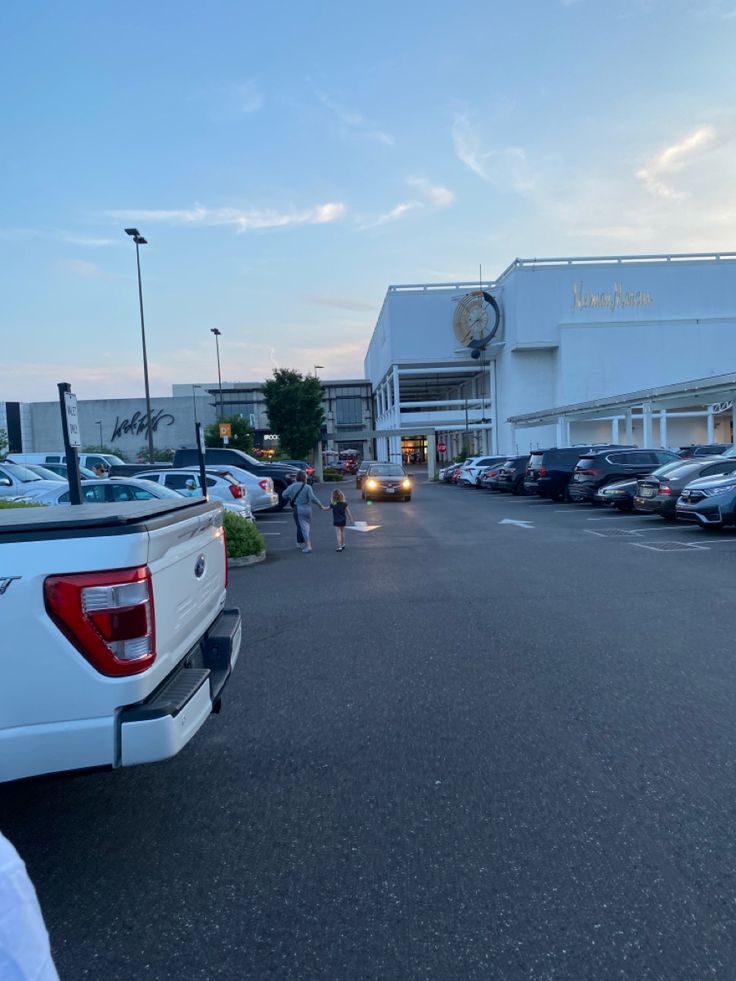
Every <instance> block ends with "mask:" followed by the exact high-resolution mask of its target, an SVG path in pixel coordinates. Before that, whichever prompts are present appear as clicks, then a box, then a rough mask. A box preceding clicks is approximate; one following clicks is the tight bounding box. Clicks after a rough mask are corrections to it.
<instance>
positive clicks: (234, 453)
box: [172, 447, 299, 510]
mask: <svg viewBox="0 0 736 981" xmlns="http://www.w3.org/2000/svg"><path fill="white" fill-rule="evenodd" d="M204 459H205V463H206V464H207V466H208V467H227V468H228V469H231V468H232V467H239V468H240V469H241V470H247V471H248V473H252V474H253V475H254V476H256V477H259V478H260V477H270V478H271V480H272V481H273V489H274V491H275V492H276V493H277V494H278V496H279V501H278V504H277V505H276V507H275V510H281V509H282V508H283V506H284V501H283V499H282V496H281V495H282V494H283V492H284V490H285V489H286V488H287V487H288V485H289V484H290V483H291V482H292V480H295V479H296V475H297V473H298V472H299V469H298V467H290V466H288V465H287V464H284V463H265V462H264V461H263V460H256V458H255V457H253V456H250V454H248V453H244V452H243V451H242V450H234V449H232V448H230V447H227V448H225V447H211V448H210V447H208V448H207V449H206V450H205V451H204ZM172 463H173V466H174V467H177V468H179V469H182V468H184V469H186V468H188V467H196V466H198V465H199V457H198V453H197V450H196V449H189V448H184V449H179V450H176V452H175V453H174V459H173V461H172Z"/></svg>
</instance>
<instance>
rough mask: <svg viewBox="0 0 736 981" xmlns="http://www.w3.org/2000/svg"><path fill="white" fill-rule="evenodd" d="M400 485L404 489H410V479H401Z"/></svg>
mask: <svg viewBox="0 0 736 981" xmlns="http://www.w3.org/2000/svg"><path fill="white" fill-rule="evenodd" d="M401 486H402V487H403V488H404V490H411V481H410V480H404V481H402V483H401Z"/></svg>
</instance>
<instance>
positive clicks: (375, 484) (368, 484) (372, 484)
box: [365, 480, 378, 488]
mask: <svg viewBox="0 0 736 981" xmlns="http://www.w3.org/2000/svg"><path fill="white" fill-rule="evenodd" d="M365 486H366V487H372V488H376V487H378V481H377V480H366V482H365Z"/></svg>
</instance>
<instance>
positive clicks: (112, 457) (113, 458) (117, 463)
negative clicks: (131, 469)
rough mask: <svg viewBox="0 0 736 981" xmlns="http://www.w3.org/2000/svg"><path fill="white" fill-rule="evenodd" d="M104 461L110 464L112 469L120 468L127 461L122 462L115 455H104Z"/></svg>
mask: <svg viewBox="0 0 736 981" xmlns="http://www.w3.org/2000/svg"><path fill="white" fill-rule="evenodd" d="M102 459H103V460H104V461H105V463H107V464H109V466H111V467H119V466H124V465H125V460H121V459H120V457H119V456H115V454H114V453H104V454H103V455H102Z"/></svg>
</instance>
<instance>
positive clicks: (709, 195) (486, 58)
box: [0, 0, 736, 401]
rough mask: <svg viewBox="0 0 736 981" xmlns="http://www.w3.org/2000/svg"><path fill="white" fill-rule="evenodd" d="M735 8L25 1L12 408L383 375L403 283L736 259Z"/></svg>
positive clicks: (13, 57)
mask: <svg viewBox="0 0 736 981" xmlns="http://www.w3.org/2000/svg"><path fill="white" fill-rule="evenodd" d="M734 52H736V0H527V2H522V0H520V2H518V3H515V4H509V3H505V2H504V3H501V2H496V0H487V2H485V3H481V2H475V0H456V2H455V3H452V4H449V3H439V2H434V0H424V2H421V3H420V2H414V0H409V2H404V3H396V2H395V0H394V2H391V3H389V2H384V0H374V2H373V3H371V4H360V5H358V4H356V5H351V4H345V3H344V2H343V3H336V2H319V0H317V2H315V3H313V4H306V3H303V2H298V3H297V2H285V3H282V4H279V5H266V4H256V3H250V2H246V0H240V2H223V0H209V2H208V3H207V4H194V3H189V2H186V0H178V2H170V0H156V2H151V0H147V2H140V0H129V2H126V3H125V4H110V3H100V2H99V0H94V2H93V0H89V2H80V0H67V2H66V3H64V4H60V3H55V2H50V0H49V2H45V3H44V2H29V0H5V2H4V3H3V4H2V9H1V10H0V66H1V67H0V72H1V73H2V75H3V76H4V77H3V84H2V88H1V89H0V102H1V103H2V128H3V150H2V154H0V176H1V177H2V182H1V184H0V187H1V188H2V191H1V192H0V193H1V194H2V209H1V211H0V251H1V253H2V261H1V262H0V288H1V289H2V297H3V303H2V305H1V306H0V329H1V330H2V342H3V358H2V363H1V364H0V399H4V400H16V399H20V400H25V401H35V400H42V399H54V398H56V382H57V381H71V382H72V383H73V385H74V388H75V391H76V392H77V395H78V396H79V397H80V398H96V397H103V396H105V395H108V396H110V397H119V396H137V395H139V394H140V393H141V392H142V368H141V353H140V331H139V321H138V308H137V292H136V279H135V256H134V247H133V245H132V243H131V241H130V240H129V239H128V238H127V237H126V236H125V234H124V233H123V228H124V227H125V226H126V225H131V224H132V225H137V226H138V227H139V228H140V230H141V232H142V233H143V234H144V235H145V236H146V238H147V239H148V241H149V245H147V246H145V247H143V248H142V250H141V261H142V267H143V285H144V300H145V312H146V328H147V337H148V352H149V361H150V374H151V388H152V392H153V393H154V394H170V390H171V384H172V383H174V382H188V381H209V380H212V379H214V378H216V363H215V350H214V342H213V337H212V335H211V334H210V328H212V327H218V328H219V329H220V330H221V331H222V337H221V353H222V360H223V377H224V378H225V379H226V380H248V381H251V380H259V379H263V378H265V377H266V376H267V375H269V374H270V372H271V370H272V369H273V367H274V365H278V366H279V367H291V368H298V369H300V370H302V371H311V370H312V366H313V365H314V364H315V363H318V364H321V365H324V366H325V367H324V369H323V370H321V371H320V374H321V375H322V376H323V377H325V378H340V377H356V376H358V377H360V376H362V373H363V355H364V353H365V349H366V346H367V343H368V340H369V338H370V335H371V332H372V329H373V326H374V324H375V320H376V317H377V314H378V311H379V309H380V305H381V302H382V300H383V296H384V294H385V290H386V287H387V286H388V285H389V284H390V283H402V282H408V283H418V282H433V281H446V280H458V279H462V280H472V279H474V278H475V277H476V276H477V274H478V266H479V264H482V266H483V271H484V274H485V275H486V276H488V277H491V276H494V275H497V274H498V273H500V272H501V271H502V270H503V269H504V268H505V266H506V265H508V263H509V262H510V261H512V260H513V259H514V258H515V257H516V256H524V257H531V256H551V255H601V254H609V253H610V254H621V253H641V252H646V253H648V252H682V251H718V250H734V249H736V176H735V175H736V58H734Z"/></svg>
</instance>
